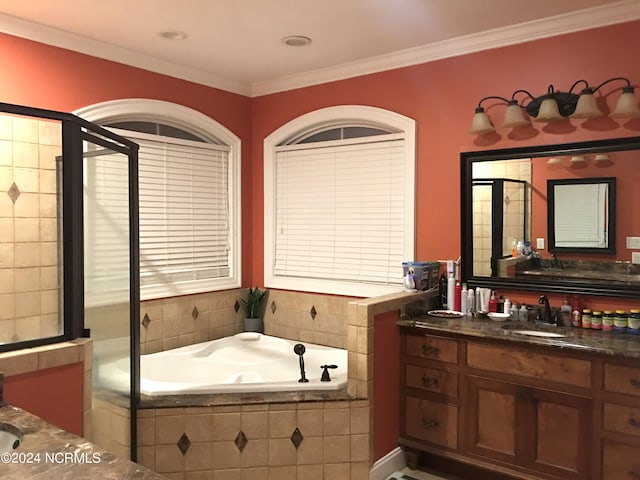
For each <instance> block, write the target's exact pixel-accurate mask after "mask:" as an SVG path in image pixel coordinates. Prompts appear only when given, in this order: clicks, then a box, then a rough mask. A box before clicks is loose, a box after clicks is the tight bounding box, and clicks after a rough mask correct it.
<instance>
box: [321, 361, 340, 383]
mask: <svg viewBox="0 0 640 480" xmlns="http://www.w3.org/2000/svg"><path fill="white" fill-rule="evenodd" d="M320 368H322V369H323V370H322V377H320V381H321V382H330V381H331V377H329V370H328V369H329V368H331V369H334V368H338V365H320Z"/></svg>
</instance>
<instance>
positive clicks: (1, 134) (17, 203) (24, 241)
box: [0, 114, 62, 342]
mask: <svg viewBox="0 0 640 480" xmlns="http://www.w3.org/2000/svg"><path fill="white" fill-rule="evenodd" d="M61 138H62V131H61V125H60V123H58V122H53V121H42V120H37V119H31V118H25V117H17V116H12V115H6V114H3V115H0V305H2V308H1V309H0V342H14V341H18V340H20V341H22V340H28V339H33V338H40V337H48V336H54V335H59V334H60V322H59V318H58V298H59V288H58V277H59V274H58V240H57V239H58V232H57V230H58V229H57V201H56V160H55V159H56V156H59V155H60V154H61Z"/></svg>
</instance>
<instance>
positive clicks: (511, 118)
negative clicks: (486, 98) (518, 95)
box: [502, 103, 530, 128]
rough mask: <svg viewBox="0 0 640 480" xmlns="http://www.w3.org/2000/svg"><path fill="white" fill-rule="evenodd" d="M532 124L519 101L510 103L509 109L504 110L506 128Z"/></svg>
mask: <svg viewBox="0 0 640 480" xmlns="http://www.w3.org/2000/svg"><path fill="white" fill-rule="evenodd" d="M527 125H530V122H529V120H527V119H526V118H525V116H524V113H523V112H522V108H521V107H520V105H518V104H517V103H514V104H511V103H510V104H509V106H508V107H507V110H506V111H505V112H504V123H503V124H502V126H503V127H504V128H515V127H525V126H527Z"/></svg>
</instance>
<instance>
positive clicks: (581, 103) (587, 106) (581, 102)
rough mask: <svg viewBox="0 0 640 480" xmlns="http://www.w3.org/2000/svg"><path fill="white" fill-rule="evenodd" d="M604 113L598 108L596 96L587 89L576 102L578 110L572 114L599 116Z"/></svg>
mask: <svg viewBox="0 0 640 480" xmlns="http://www.w3.org/2000/svg"><path fill="white" fill-rule="evenodd" d="M602 115H604V114H603V113H602V111H601V110H600V109H599V108H598V103H597V102H596V98H595V97H594V96H593V92H592V91H590V90H589V91H586V92H584V91H583V93H581V94H580V98H578V103H577V104H576V110H575V112H573V114H572V115H571V117H572V118H597V117H601V116H602Z"/></svg>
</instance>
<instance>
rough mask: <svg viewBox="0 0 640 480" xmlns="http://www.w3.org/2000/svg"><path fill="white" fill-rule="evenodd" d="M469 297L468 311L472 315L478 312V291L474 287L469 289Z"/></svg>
mask: <svg viewBox="0 0 640 480" xmlns="http://www.w3.org/2000/svg"><path fill="white" fill-rule="evenodd" d="M468 296H469V298H468V299H467V311H468V312H469V314H470V315H473V314H474V313H475V312H476V291H475V290H474V289H473V288H470V289H469V292H468Z"/></svg>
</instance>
